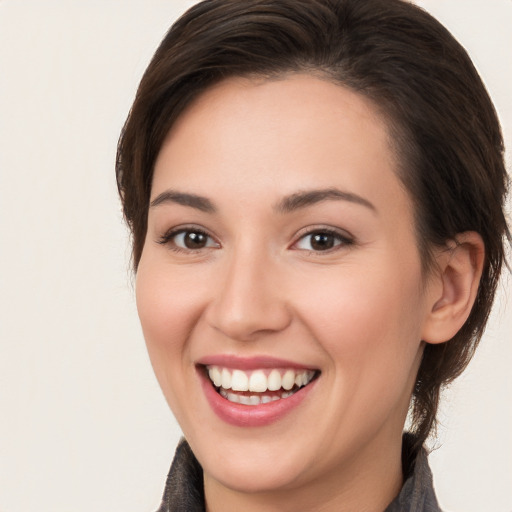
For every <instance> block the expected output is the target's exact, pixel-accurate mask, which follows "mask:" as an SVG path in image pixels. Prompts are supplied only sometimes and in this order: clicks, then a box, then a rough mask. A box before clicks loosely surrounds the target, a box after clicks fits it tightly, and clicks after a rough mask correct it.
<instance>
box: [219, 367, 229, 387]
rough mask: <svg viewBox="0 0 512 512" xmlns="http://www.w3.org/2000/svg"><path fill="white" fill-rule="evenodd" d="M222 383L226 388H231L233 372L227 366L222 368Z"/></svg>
mask: <svg viewBox="0 0 512 512" xmlns="http://www.w3.org/2000/svg"><path fill="white" fill-rule="evenodd" d="M221 385H222V387H223V388H224V389H231V372H230V371H229V370H228V369H226V368H223V369H222V384H221Z"/></svg>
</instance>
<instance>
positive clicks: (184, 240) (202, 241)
mask: <svg viewBox="0 0 512 512" xmlns="http://www.w3.org/2000/svg"><path fill="white" fill-rule="evenodd" d="M159 243H160V244H162V245H168V246H169V247H170V248H171V249H174V250H176V251H197V250H201V249H208V248H211V247H213V248H218V247H219V244H218V243H217V242H216V241H215V240H214V239H213V238H212V237H211V236H210V235H208V234H207V233H205V232H204V231H201V230H198V229H181V230H179V231H174V232H171V233H168V234H166V235H165V236H163V237H162V239H161V240H160V241H159Z"/></svg>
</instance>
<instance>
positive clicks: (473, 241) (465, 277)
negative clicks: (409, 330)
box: [422, 231, 485, 343]
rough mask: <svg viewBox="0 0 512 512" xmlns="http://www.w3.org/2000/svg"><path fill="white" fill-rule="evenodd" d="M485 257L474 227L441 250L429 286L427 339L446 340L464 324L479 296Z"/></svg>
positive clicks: (425, 326)
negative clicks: (473, 229)
mask: <svg viewBox="0 0 512 512" xmlns="http://www.w3.org/2000/svg"><path fill="white" fill-rule="evenodd" d="M484 258H485V246H484V242H483V240H482V237H481V236H480V235H479V234H478V233H476V232H474V231H467V232H464V233H460V234H458V235H457V236H456V237H455V239H454V240H450V241H449V242H448V243H447V245H446V247H445V248H443V249H442V250H440V251H439V253H438V255H437V271H436V272H435V275H433V276H432V278H431V279H432V280H433V281H434V282H433V283H431V286H430V287H429V289H430V290H431V293H430V297H429V298H428V300H429V304H428V312H427V318H426V321H425V323H424V326H423V333H422V335H423V336H422V339H423V340H424V341H426V342H427V343H443V342H445V341H448V340H449V339H451V338H453V336H455V334H456V333H457V332H458V331H459V329H460V328H461V327H462V326H463V325H464V323H465V322H466V320H467V318H468V317H469V314H470V313H471V309H472V307H473V304H474V302H475V299H476V295H477V292H478V286H479V284H480V277H481V275H482V269H483V265H484Z"/></svg>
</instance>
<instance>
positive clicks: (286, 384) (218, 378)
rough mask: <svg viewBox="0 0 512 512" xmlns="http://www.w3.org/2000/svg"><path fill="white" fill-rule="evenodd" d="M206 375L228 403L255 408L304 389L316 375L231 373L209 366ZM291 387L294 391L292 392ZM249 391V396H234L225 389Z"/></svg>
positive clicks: (299, 372) (290, 371) (298, 372)
mask: <svg viewBox="0 0 512 512" xmlns="http://www.w3.org/2000/svg"><path fill="white" fill-rule="evenodd" d="M207 370H208V376H209V377H210V380H211V381H212V382H213V384H214V386H215V387H217V388H219V392H220V394H221V395H222V396H223V397H224V398H227V399H228V400H229V401H231V402H235V403H242V404H244V405H258V404H260V403H264V404H266V403H269V402H272V401H274V400H280V399H281V398H288V397H289V396H291V395H293V393H295V392H296V391H298V388H301V387H303V386H306V385H307V384H309V382H310V381H311V380H312V379H313V377H314V375H315V372H314V371H313V370H293V369H287V370H286V371H284V370H278V369H276V368H274V369H273V370H271V371H270V373H268V370H266V371H265V370H253V371H248V372H245V371H243V370H232V369H229V368H222V367H219V366H208V367H207ZM283 371H284V373H282V372H283ZM294 387H295V388H296V389H294ZM230 389H232V390H233V391H242V392H243V391H249V392H250V393H256V394H247V395H240V394H237V393H228V392H227V390H230ZM267 390H268V391H279V390H281V391H282V393H281V394H279V395H270V396H269V395H260V394H259V393H265V391H267Z"/></svg>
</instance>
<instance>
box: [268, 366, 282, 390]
mask: <svg viewBox="0 0 512 512" xmlns="http://www.w3.org/2000/svg"><path fill="white" fill-rule="evenodd" d="M267 387H268V389H269V391H277V390H278V389H281V374H280V373H279V370H272V371H271V372H270V375H269V376H268V383H267Z"/></svg>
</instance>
